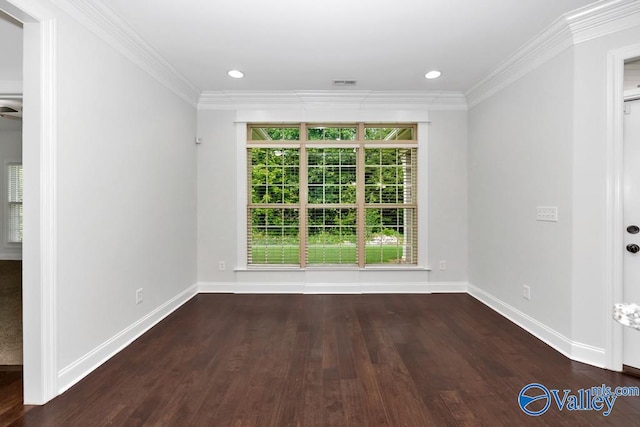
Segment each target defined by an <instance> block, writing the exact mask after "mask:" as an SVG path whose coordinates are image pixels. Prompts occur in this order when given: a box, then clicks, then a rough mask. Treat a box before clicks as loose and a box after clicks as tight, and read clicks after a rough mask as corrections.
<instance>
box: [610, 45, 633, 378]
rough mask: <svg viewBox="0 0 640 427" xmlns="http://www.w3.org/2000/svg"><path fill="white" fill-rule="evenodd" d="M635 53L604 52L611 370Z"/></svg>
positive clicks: (616, 355)
mask: <svg viewBox="0 0 640 427" xmlns="http://www.w3.org/2000/svg"><path fill="white" fill-rule="evenodd" d="M638 57H640V44H635V45H631V46H627V47H624V48H620V49H615V50H611V51H609V52H608V54H607V106H606V107H607V158H606V159H607V160H606V161H607V201H606V204H607V216H606V221H607V224H606V260H605V262H606V265H605V268H606V275H607V277H606V288H605V298H604V303H605V307H604V313H605V352H606V365H605V367H606V368H608V369H611V370H614V371H622V358H623V328H624V326H622V325H621V324H619V323H618V322H616V321H615V320H614V319H613V305H614V304H615V303H618V302H622V297H623V290H624V275H623V259H624V258H623V257H624V250H623V246H624V244H623V242H624V239H623V233H622V231H621V230H622V229H623V228H624V213H623V210H624V188H623V175H624V153H623V147H624V90H623V88H624V63H625V61H626V60H629V59H634V58H638Z"/></svg>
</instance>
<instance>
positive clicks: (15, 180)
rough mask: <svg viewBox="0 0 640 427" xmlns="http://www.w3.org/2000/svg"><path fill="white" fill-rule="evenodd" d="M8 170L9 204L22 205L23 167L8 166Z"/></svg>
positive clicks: (18, 165) (17, 165) (16, 165)
mask: <svg viewBox="0 0 640 427" xmlns="http://www.w3.org/2000/svg"><path fill="white" fill-rule="evenodd" d="M7 168H8V169H7V170H8V183H9V188H8V193H7V194H8V195H9V202H15V203H22V188H23V179H22V165H20V164H11V165H8V166H7Z"/></svg>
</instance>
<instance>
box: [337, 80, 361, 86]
mask: <svg viewBox="0 0 640 427" xmlns="http://www.w3.org/2000/svg"><path fill="white" fill-rule="evenodd" d="M356 84H358V81H357V80H344V79H343V80H334V81H333V85H334V86H355V85H356Z"/></svg>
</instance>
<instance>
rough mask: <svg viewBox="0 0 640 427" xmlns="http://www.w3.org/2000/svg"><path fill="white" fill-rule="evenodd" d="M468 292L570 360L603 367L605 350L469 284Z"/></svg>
mask: <svg viewBox="0 0 640 427" xmlns="http://www.w3.org/2000/svg"><path fill="white" fill-rule="evenodd" d="M468 293H469V295H471V296H472V297H474V298H475V299H477V300H478V301H480V302H481V303H483V304H485V305H486V306H488V307H489V308H491V309H493V310H494V311H496V312H498V313H499V314H501V315H502V316H504V317H506V318H507V319H509V320H510V321H511V322H513V323H515V324H516V325H518V326H520V327H521V328H522V329H524V330H525V331H527V332H529V333H530V334H531V335H533V336H535V337H536V338H538V339H540V340H542V341H543V342H545V343H546V344H548V345H549V346H551V347H553V348H554V349H556V350H557V351H559V352H560V353H562V354H563V355H565V356H566V357H568V358H569V359H571V360H575V361H578V362H582V363H587V364H589V365H593V366H597V367H599V368H604V367H605V351H604V349H602V348H598V347H593V346H590V345H586V344H582V343H578V342H575V341H571V340H570V339H569V338H567V337H566V336H564V335H563V334H561V333H560V332H558V331H556V330H554V329H552V328H550V327H548V326H547V325H545V324H543V323H541V322H539V321H537V320H536V319H534V318H533V317H531V316H529V315H527V314H525V313H523V312H521V311H520V310H518V309H517V308H515V307H513V306H511V305H509V304H507V303H505V302H504V301H502V300H500V299H498V298H496V297H494V296H493V295H491V294H489V293H488V292H485V291H484V290H482V289H480V288H478V287H476V286H473V285H472V284H469V286H468Z"/></svg>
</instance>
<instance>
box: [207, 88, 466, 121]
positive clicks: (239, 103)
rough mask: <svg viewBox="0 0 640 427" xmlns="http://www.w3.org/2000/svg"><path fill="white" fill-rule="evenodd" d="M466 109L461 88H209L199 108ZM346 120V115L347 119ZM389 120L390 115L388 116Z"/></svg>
mask: <svg viewBox="0 0 640 427" xmlns="http://www.w3.org/2000/svg"><path fill="white" fill-rule="evenodd" d="M334 108H341V109H351V110H355V111H361V110H365V111H377V110H387V111H388V110H394V111H395V110H407V111H415V110H421V111H424V110H466V109H467V100H466V98H465V96H464V94H462V93H461V92H420V91H414V92H410V91H369V90H360V91H342V90H318V91H205V92H202V94H201V95H200V99H199V101H198V110H301V109H302V110H332V109H334ZM343 120H344V119H343ZM387 120H388V118H387Z"/></svg>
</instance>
